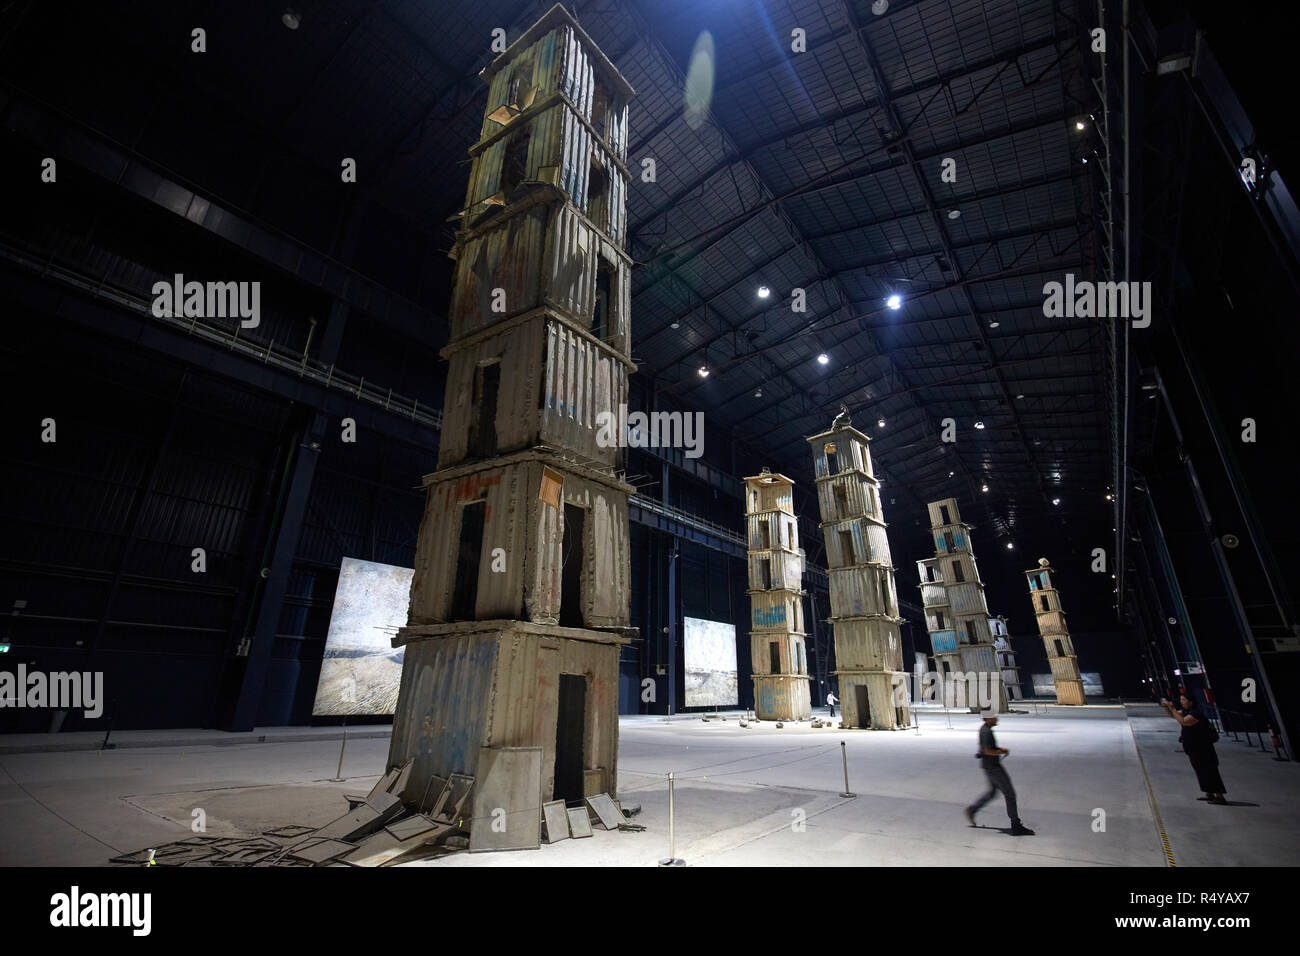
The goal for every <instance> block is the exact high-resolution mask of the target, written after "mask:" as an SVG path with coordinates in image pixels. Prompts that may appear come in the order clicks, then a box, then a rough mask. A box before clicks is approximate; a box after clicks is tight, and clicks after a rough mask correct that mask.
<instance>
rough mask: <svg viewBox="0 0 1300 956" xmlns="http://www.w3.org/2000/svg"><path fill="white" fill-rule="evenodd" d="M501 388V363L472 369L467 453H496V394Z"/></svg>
mask: <svg viewBox="0 0 1300 956" xmlns="http://www.w3.org/2000/svg"><path fill="white" fill-rule="evenodd" d="M500 389H501V363H500V362H492V363H491V364H489V365H480V366H478V367H477V368H476V369H475V370H474V407H473V409H472V410H471V412H470V422H469V454H470V457H471V458H490V457H492V456H493V455H495V454H496V453H497V394H498V392H499V391H500Z"/></svg>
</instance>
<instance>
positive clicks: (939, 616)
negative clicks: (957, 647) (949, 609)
mask: <svg viewBox="0 0 1300 956" xmlns="http://www.w3.org/2000/svg"><path fill="white" fill-rule="evenodd" d="M934 623H935V624H936V625H938V626H937V627H936V628H935V630H936V631H942V630H943V611H935V612H934Z"/></svg>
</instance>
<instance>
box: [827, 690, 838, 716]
mask: <svg viewBox="0 0 1300 956" xmlns="http://www.w3.org/2000/svg"><path fill="white" fill-rule="evenodd" d="M839 702H840V701H839V698H838V697H836V696H835V691H833V690H832V691H828V692H827V694H826V706H827V707H829V708H830V709H831V716H832V717H834V716H835V705H836V704H838V703H839Z"/></svg>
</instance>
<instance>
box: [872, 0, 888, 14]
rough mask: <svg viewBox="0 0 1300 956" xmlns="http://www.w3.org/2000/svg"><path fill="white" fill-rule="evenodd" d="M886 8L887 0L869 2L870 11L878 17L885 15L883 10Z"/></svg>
mask: <svg viewBox="0 0 1300 956" xmlns="http://www.w3.org/2000/svg"><path fill="white" fill-rule="evenodd" d="M888 9H889V0H875V2H874V3H872V4H871V12H872V13H874V14H875V15H876V16H878V17H883V16H884V15H885V11H886V10H888Z"/></svg>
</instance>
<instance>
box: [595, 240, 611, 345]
mask: <svg viewBox="0 0 1300 956" xmlns="http://www.w3.org/2000/svg"><path fill="white" fill-rule="evenodd" d="M613 294H614V268H613V266H611V265H610V264H609V263H607V262H606V261H605V260H604V259H598V260H597V262H596V302H595V309H594V310H593V314H592V317H591V334H592V335H594V336H596V338H598V339H600V340H601V341H602V342H603V341H605V340H606V339H608V338H609V334H610V332H611V330H612V329H613V321H612V318H613V314H614V300H613Z"/></svg>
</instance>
